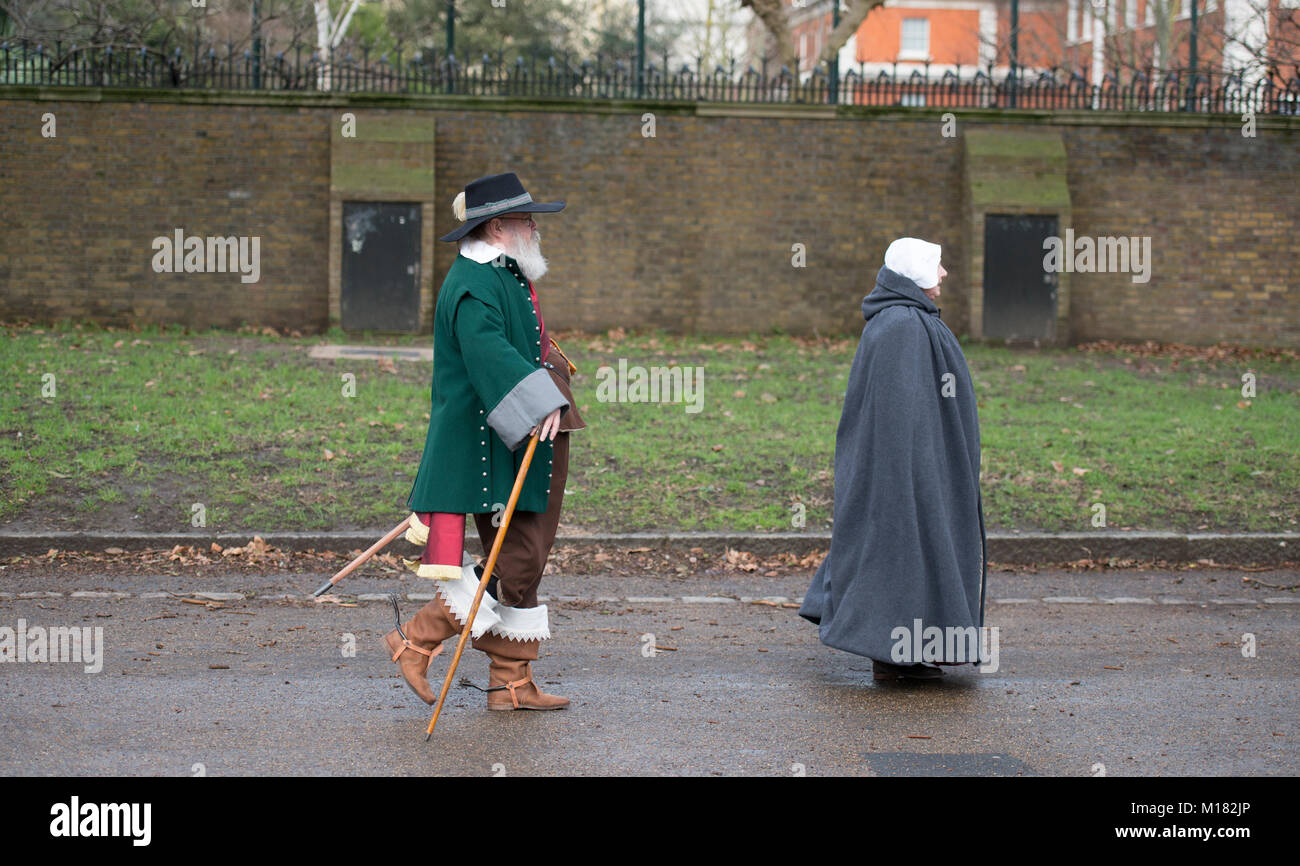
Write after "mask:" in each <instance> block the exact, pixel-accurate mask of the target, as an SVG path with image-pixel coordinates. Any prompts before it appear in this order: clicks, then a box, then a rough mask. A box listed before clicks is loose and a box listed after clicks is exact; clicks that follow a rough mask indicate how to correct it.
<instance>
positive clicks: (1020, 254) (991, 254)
mask: <svg viewBox="0 0 1300 866" xmlns="http://www.w3.org/2000/svg"><path fill="white" fill-rule="evenodd" d="M1056 233H1057V218H1056V217H1055V216H1042V215H1037V214H1035V215H1029V214H986V215H985V217H984V336H985V337H988V338H993V339H1007V340H1013V341H1029V340H1054V339H1055V338H1056V289H1057V281H1058V275H1057V274H1055V273H1048V272H1047V270H1046V269H1045V268H1044V267H1043V258H1044V256H1046V255H1047V250H1045V249H1043V241H1044V240H1046V239H1047V238H1050V237H1055V236H1056Z"/></svg>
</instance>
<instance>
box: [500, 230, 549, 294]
mask: <svg viewBox="0 0 1300 866" xmlns="http://www.w3.org/2000/svg"><path fill="white" fill-rule="evenodd" d="M529 234H530V236H529V237H528V238H527V239H525V238H522V237H520V236H519V235H518V234H517V233H516V234H514V238H513V240H512V241H511V243H510V246H509V247H507V248H506V253H507V254H508V255H509V256H510V257H511V258H513V259H514V260H515V261H517V262H519V270H521V271H523V273H524V276H525V277H527V278H528V280H529V281H530V282H534V283H535V282H537V281H538V280H540V279H541V278H542V277H543V276H545V275H546V259H545V257H543V256H542V233H541V232H537V231H534V232H530V233H529Z"/></svg>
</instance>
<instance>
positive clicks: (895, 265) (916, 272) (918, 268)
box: [885, 238, 943, 289]
mask: <svg viewBox="0 0 1300 866" xmlns="http://www.w3.org/2000/svg"><path fill="white" fill-rule="evenodd" d="M942 252H943V247H941V246H939V245H938V244H932V243H930V242H929V241H923V240H921V239H920V238H899V239H898V240H896V241H894V242H893V243H892V244H890V245H889V249H887V250H885V267H887V268H889V269H890V270H891V271H893V272H894V273H896V274H901V275H903V276H905V277H907V278H908V279H909V280H911V281H912V282H914V283H916V284H917V285H918V286H920V287H921V288H923V289H933V288H934V287H935V286H937V285H939V256H940V255H941V254H942Z"/></svg>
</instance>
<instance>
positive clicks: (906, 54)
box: [898, 17, 930, 60]
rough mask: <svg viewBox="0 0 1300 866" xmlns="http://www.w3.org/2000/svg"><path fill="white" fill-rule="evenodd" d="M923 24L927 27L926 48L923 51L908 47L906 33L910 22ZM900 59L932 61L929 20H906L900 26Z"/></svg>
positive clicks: (916, 18) (913, 18)
mask: <svg viewBox="0 0 1300 866" xmlns="http://www.w3.org/2000/svg"><path fill="white" fill-rule="evenodd" d="M909 21H910V22H913V23H914V24H915V22H921V23H922V24H923V25H924V26H925V47H924V48H922V49H916V48H911V49H909V48H907V47H906V44H907V43H906V31H907V24H908V22H909ZM898 59H899V60H929V59H930V19H929V18H918V17H912V18H904V19H903V20H902V22H900V23H899V25H898Z"/></svg>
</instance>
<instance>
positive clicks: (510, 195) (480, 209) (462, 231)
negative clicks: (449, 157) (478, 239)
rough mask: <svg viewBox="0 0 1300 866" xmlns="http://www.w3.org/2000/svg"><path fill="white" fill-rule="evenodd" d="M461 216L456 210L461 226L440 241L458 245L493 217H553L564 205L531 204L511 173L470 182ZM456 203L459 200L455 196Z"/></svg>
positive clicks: (528, 197)
mask: <svg viewBox="0 0 1300 866" xmlns="http://www.w3.org/2000/svg"><path fill="white" fill-rule="evenodd" d="M463 195H464V197H465V198H464V206H465V212H464V215H463V216H462V215H461V214H460V213H459V211H460V208H459V207H457V208H456V210H457V214H456V216H457V217H458V218H459V219H461V220H462V222H461V224H460V226H459V227H458V228H457V229H456V230H455V231H454V232H452V233H451V234H446V235H443V236H442V238H441V240H444V241H458V240H460V239H461V238H463V237H464V236H465V235H466V234H468V233H469V232H471V231H473V230H474V227H475V226H477V225H478V224H479V223H482V222H486V221H487V220H490V219H492V218H493V217H499V216H501V215H502V214H508V213H555V212H556V211H558V210H563V209H564V201H563V200H561V201H546V202H542V201H533V197H532V196H531V195H529V194H528V190H526V189H524V185H523V184H522V183H520V182H519V178H518V177H516V176H515V173H514V172H513V171H508V172H506V173H505V174H490V175H488V176H487V177H480V178H479V179H478V180H474V181H470V183H469V186H467V187H465V192H464V193H463ZM457 198H458V199H459V198H460V197H459V196H457Z"/></svg>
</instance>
